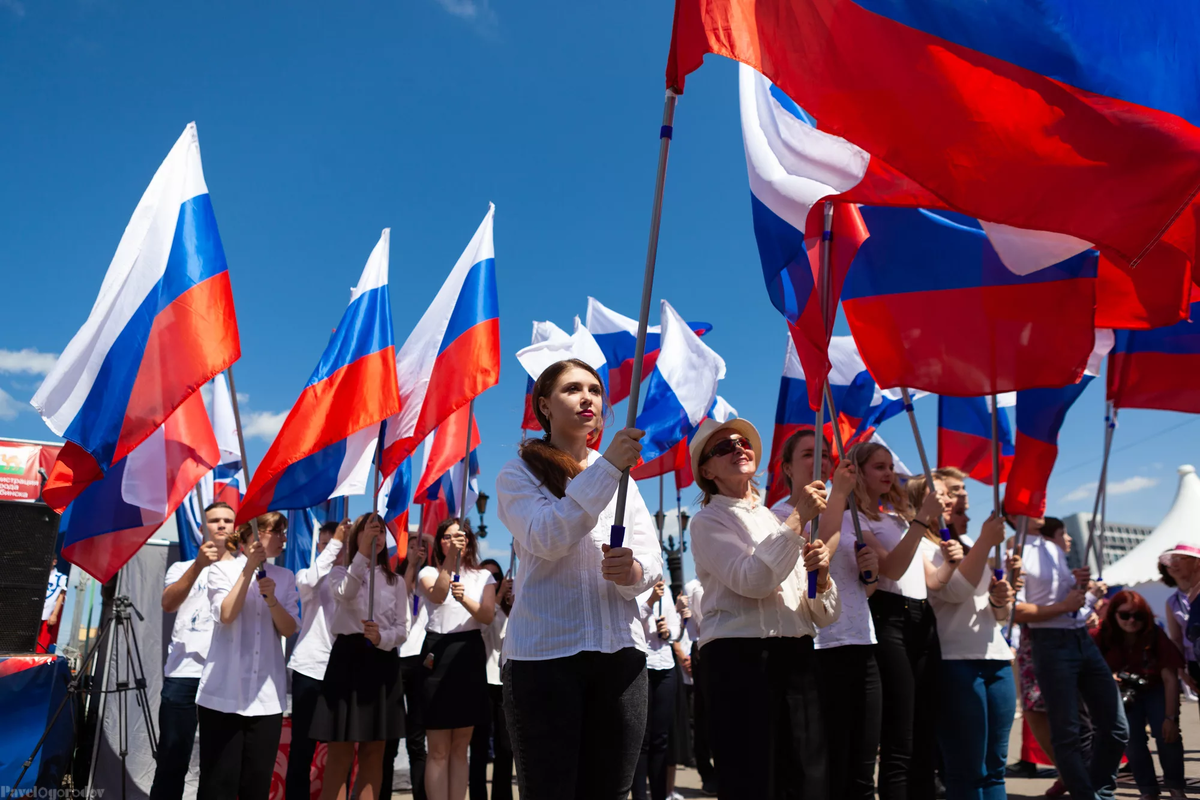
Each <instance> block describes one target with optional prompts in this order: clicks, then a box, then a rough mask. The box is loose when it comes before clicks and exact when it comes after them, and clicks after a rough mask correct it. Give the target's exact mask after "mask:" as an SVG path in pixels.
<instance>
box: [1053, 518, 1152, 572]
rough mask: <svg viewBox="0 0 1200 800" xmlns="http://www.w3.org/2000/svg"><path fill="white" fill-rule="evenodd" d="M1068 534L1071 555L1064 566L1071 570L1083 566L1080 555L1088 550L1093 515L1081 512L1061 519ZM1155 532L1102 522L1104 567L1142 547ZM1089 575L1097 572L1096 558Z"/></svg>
mask: <svg viewBox="0 0 1200 800" xmlns="http://www.w3.org/2000/svg"><path fill="white" fill-rule="evenodd" d="M1063 523H1064V524H1065V525H1066V526H1067V533H1068V534H1069V535H1070V537H1071V553H1070V555H1068V556H1067V563H1068V564H1070V565H1071V568H1072V569H1075V568H1076V567H1081V566H1083V551H1084V548H1085V547H1086V546H1087V539H1088V531H1089V530H1091V527H1092V515H1091V514H1090V513H1083V512H1080V513H1078V514H1072V515H1071V516H1069V517H1064V518H1063ZM1153 530H1154V526H1152V525H1127V524H1126V523H1124V522H1109V521H1107V520H1105V522H1104V537H1103V542H1104V546H1103V548H1102V550H1103V556H1104V566H1105V567H1108V566H1110V565H1112V564H1114V563H1116V562H1117V561H1119V560H1120V559H1121V558H1122V557H1123V556H1124V555H1125V554H1126V553H1128V552H1129V551H1130V550H1132V549H1133V548H1135V547H1137V546H1138V545H1139V544H1141V543H1142V542H1143V541H1144V540H1145V539H1146V537H1147V536H1149V535H1150V533H1151V532H1152V531H1153ZM1089 563H1090V564H1091V566H1092V574H1093V575H1095V574H1096V572H1097V569H1096V568H1097V560H1096V554H1095V553H1093V554H1092V557H1091V558H1090V559H1089Z"/></svg>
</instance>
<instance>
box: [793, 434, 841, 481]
mask: <svg viewBox="0 0 1200 800" xmlns="http://www.w3.org/2000/svg"><path fill="white" fill-rule="evenodd" d="M816 449H817V437H816V436H804V437H802V438H801V439H800V441H799V442H797V443H796V448H795V449H794V450H793V451H792V460H791V462H789V463H786V464H784V465H783V471H784V472H785V473H787V476H788V478H789V479H790V480H791V481H792V488H797V487H799V486H804V485H806V484H808V483H809V482H810V481H811V480H812V479H813V477H812V475H813V457H814V456H815V455H816ZM831 472H833V460H832V459H831V458H830V457H829V443H828V442H825V443H824V444H823V445H822V446H821V480H823V481H827V480H829V474H830V473H831Z"/></svg>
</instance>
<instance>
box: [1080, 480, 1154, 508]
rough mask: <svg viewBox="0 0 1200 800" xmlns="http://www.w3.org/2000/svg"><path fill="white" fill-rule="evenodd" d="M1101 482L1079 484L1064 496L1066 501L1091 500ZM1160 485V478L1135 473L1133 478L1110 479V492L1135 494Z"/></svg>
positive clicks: (1113, 493)
mask: <svg viewBox="0 0 1200 800" xmlns="http://www.w3.org/2000/svg"><path fill="white" fill-rule="evenodd" d="M1098 485H1099V484H1097V483H1096V482H1095V481H1092V482H1091V483H1085V484H1083V485H1082V486H1077V487H1075V488H1074V489H1072V490H1071V491H1070V492H1068V493H1067V494H1065V495H1064V496H1063V498H1062V502H1064V503H1074V502H1078V501H1080V500H1090V499H1094V498H1095V497H1096V488H1097V486H1098ZM1157 485H1158V478H1149V477H1146V476H1144V475H1134V476H1133V477H1132V478H1126V479H1125V480H1123V481H1109V483H1108V494H1111V495H1119V494H1133V493H1134V492H1140V491H1141V490H1142V489H1149V488H1150V487H1151V486H1157Z"/></svg>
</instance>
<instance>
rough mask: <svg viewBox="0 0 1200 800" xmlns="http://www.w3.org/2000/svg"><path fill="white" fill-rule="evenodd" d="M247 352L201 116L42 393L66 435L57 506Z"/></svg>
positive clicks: (169, 161) (53, 496)
mask: <svg viewBox="0 0 1200 800" xmlns="http://www.w3.org/2000/svg"><path fill="white" fill-rule="evenodd" d="M240 354H241V346H240V344H239V342H238V331H237V319H236V317H235V315H234V310H233V293H232V290H231V289H230V286H229V272H228V270H227V269H226V264H225V251H224V250H223V249H222V247H221V237H220V234H219V233H218V232H217V221H216V217H215V216H214V215H213V208H212V203H211V201H210V200H209V196H208V187H207V186H206V184H205V182H204V170H203V167H202V165H201V163H200V141H199V138H198V137H197V135H196V125H195V123H191V124H189V125H188V126H187V127H186V128H185V129H184V131H183V134H182V135H181V136H180V137H179V139H178V141H176V142H175V145H174V147H172V148H171V151H170V152H169V153H168V154H167V157H166V159H165V160H164V161H163V163H162V165H161V166H160V167H159V168H158V171H157V172H155V173H154V178H153V179H152V180H151V181H150V185H149V186H148V187H147V188H146V192H145V193H144V194H143V195H142V198H141V200H140V201H139V202H138V205H137V208H136V209H134V212H133V217H132V218H131V219H130V220H129V225H128V226H127V227H126V228H125V233H124V234H123V235H122V236H121V242H120V244H118V245H117V252H116V254H115V255H114V256H113V259H112V262H111V263H110V264H109V267H108V272H107V273H106V274H105V276H104V282H103V284H102V285H101V287H100V296H99V297H98V298H96V303H95V305H94V306H92V310H91V313H90V314H89V315H88V318H87V321H86V322H85V323H84V324H83V327H82V328H80V329H79V331H78V332H77V333H76V334H75V336H74V338H72V339H71V342H70V344H68V345H67V347H66V349H65V350H63V353H62V355H61V356H59V358H58V361H57V362H56V363H55V365H54V368H53V369H52V370H51V371H50V374H49V375H47V376H46V379H45V381H43V382H42V385H41V387H40V388H39V389H38V391H37V394H35V395H34V397H33V400H32V401H31V403H32V405H33V407H34V408H36V409H37V410H38V413H40V414H41V415H42V419H44V420H45V421H46V424H47V425H48V426H49V427H50V429H51V430H52V431H54V432H55V433H56V434H58V435H59V436H62V437H63V438H64V439H66V440H67V443H66V445H65V446H64V447H63V448H62V450H61V451H60V452H59V455H58V459H57V461H56V462H55V464H54V466H53V467H52V469H51V470H50V475H49V480H48V481H47V482H46V486H45V488H44V491H43V494H42V497H43V499H44V500H45V501H46V503H47V504H48V505H49V506H51V507H52V508H54V509H55V510H57V511H61V510H62V509H63V508H65V507H66V506H67V504H68V503H70V502H71V501H72V500H73V499H74V498H76V497H77V496H79V494H80V492H82V491H83V490H84V488H85V487H86V486H87V485H88V484H89V483H91V482H93V481H97V480H99V479H100V478H101V477H103V476H104V475H105V473H106V472H108V470H109V469H110V468H112V467H113V466H114V465H115V464H117V463H118V462H119V461H120V460H121V459H123V458H125V457H126V456H127V455H129V454H130V453H132V452H133V450H134V449H135V448H136V447H137V446H138V445H139V444H141V443H142V442H144V441H145V440H146V439H147V438H148V437H149V436H150V435H151V434H152V433H154V431H156V430H157V429H158V428H159V427H161V426H162V424H163V422H164V421H165V420H166V419H167V418H168V417H169V416H171V414H172V412H174V411H175V410H176V409H177V408H179V407H180V406H181V405H182V404H183V402H184V401H185V400H187V399H188V398H189V397H190V396H191V395H192V393H193V392H195V391H196V390H197V389H199V388H200V387H201V386H202V385H204V383H205V382H206V381H208V380H209V379H210V378H212V377H213V376H214V375H216V374H217V373H219V372H221V371H222V370H224V369H225V368H226V367H228V366H229V365H230V364H232V363H233V362H234V361H236V360H237V359H238V356H239V355H240Z"/></svg>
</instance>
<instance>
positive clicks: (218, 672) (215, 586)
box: [196, 556, 300, 717]
mask: <svg viewBox="0 0 1200 800" xmlns="http://www.w3.org/2000/svg"><path fill="white" fill-rule="evenodd" d="M245 566H246V557H245V556H238V557H237V558H235V559H233V560H232V561H218V562H217V563H215V564H212V565H211V566H209V567H208V601H209V608H210V609H211V613H212V616H213V635H212V645H211V646H210V647H209V651H208V660H207V661H205V663H204V673H203V674H202V675H201V676H200V690H199V692H197V694H196V705H198V706H203V707H204V708H211V709H213V710H214V711H222V712H224V713H226V714H240V715H242V716H243V717H265V716H270V715H272V714H282V713H283V709H284V707H285V706H286V702H285V701H286V695H287V666H286V665H285V664H284V661H283V639H282V638H281V637H280V635H279V631H277V630H276V629H275V623H274V621H272V619H271V609H269V608H267V601H266V600H264V599H263V597H262V595H261V594H260V593H259V591H258V578H257V576H252V577H251V579H250V585H249V586H248V587H247V588H246V599H245V601H244V602H243V603H242V610H241V612H240V613H239V614H238V615H237V619H235V620H234V621H233V622H231V623H229V624H228V625H226V624H225V623H223V622H221V603H222V602H224V601H225V598H226V597H227V596H228V595H229V593H230V592H231V591H232V590H233V584H234V583H235V582H236V581H237V579H238V575H239V574H240V573H241V571H242V570H243V569H244V568H245ZM263 566H264V568H265V569H266V571H267V577H268V578H270V579H271V580H273V581H275V599H276V600H277V601H278V602H279V603H280V604H281V605H282V606H283V610H284V611H286V612H287V613H288V614H289V615H290V616H291V617H292V619H294V620H296V624H297V625H299V624H300V593H299V592H297V591H296V580H295V577H294V576H293V575H292V571H291V570H290V569H285V568H284V567H277V566H275V565H274V564H264V565H263Z"/></svg>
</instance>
